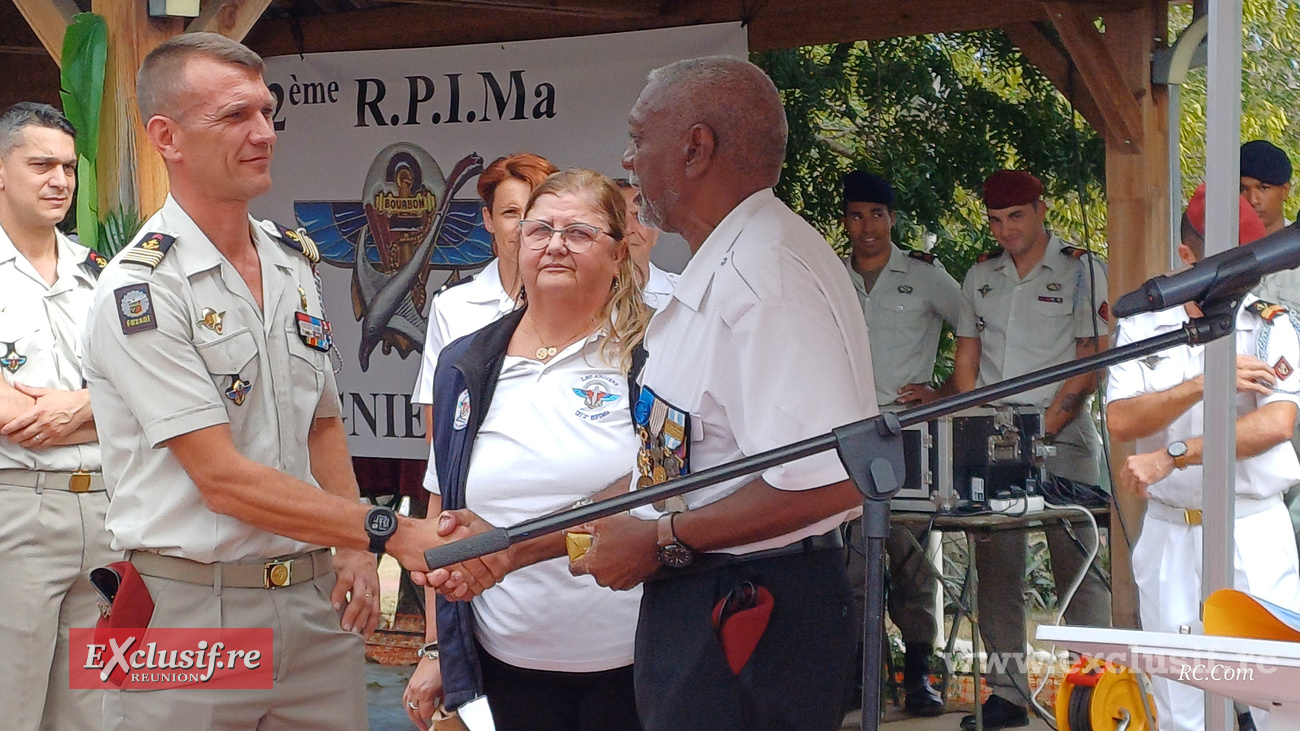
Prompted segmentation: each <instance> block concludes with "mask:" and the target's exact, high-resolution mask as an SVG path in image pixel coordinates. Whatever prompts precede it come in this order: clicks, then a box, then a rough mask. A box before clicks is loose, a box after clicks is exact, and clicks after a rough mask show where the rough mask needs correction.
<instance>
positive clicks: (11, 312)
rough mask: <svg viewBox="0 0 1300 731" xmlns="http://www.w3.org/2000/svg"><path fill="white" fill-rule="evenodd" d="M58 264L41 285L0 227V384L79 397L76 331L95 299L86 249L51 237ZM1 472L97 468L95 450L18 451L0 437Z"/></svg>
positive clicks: (83, 383)
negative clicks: (48, 281) (49, 281)
mask: <svg viewBox="0 0 1300 731" xmlns="http://www.w3.org/2000/svg"><path fill="white" fill-rule="evenodd" d="M55 246H56V247H57V251H58V257H59V258H58V264H57V265H56V266H55V273H56V274H57V276H58V279H56V280H55V281H54V284H46V283H45V278H44V277H42V276H41V275H40V274H39V273H38V272H37V271H36V268H35V267H33V266H32V264H31V262H29V261H28V260H27V257H25V256H23V255H22V254H20V253H18V249H16V248H14V245H13V242H12V241H11V240H10V239H9V236H8V235H7V234H5V232H4V229H2V228H0V377H3V378H4V379H5V382H6V383H9V384H10V385H13V384H14V383H22V384H26V385H28V386H36V387H38V388H55V389H59V390H61V391H79V390H81V389H82V388H85V386H86V379H85V377H84V376H83V375H82V372H81V333H82V330H84V329H85V323H86V319H87V318H88V317H89V316H90V305H91V303H92V302H94V299H95V277H94V275H92V274H91V273H90V272H89V271H88V270H87V268H86V267H87V264H86V263H85V262H86V257H87V256H88V255H89V254H90V250H89V249H87V248H86V247H84V246H81V245H80V244H76V243H73V242H72V240H71V239H69V238H68V237H67V236H64V235H63V234H62V233H60V232H58V231H57V230H56V231H55ZM0 469H6V470H19V469H20V470H50V471H64V472H68V471H73V470H92V471H94V470H98V469H99V444H98V443H97V442H87V443H85V444H73V445H67V446H56V447H47V448H44V449H35V450H33V449H25V448H23V447H20V446H18V445H17V444H14V443H13V442H11V441H9V440H8V439H6V438H4V437H0Z"/></svg>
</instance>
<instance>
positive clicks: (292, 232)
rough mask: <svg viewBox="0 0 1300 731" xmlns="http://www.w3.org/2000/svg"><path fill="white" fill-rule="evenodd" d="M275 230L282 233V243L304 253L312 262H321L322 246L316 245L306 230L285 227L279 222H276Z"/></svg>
mask: <svg viewBox="0 0 1300 731" xmlns="http://www.w3.org/2000/svg"><path fill="white" fill-rule="evenodd" d="M275 230H276V231H278V232H279V233H280V243H282V244H284V245H285V248H288V249H292V250H293V251H296V252H298V253H299V254H302V255H303V256H305V257H307V261H309V262H311V263H312V264H319V263H320V247H318V246H316V242H315V241H312V240H311V237H310V236H308V235H307V232H306V231H305V230H303V229H301V228H298V229H293V228H285V227H284V226H281V225H280V224H278V223H277V224H275Z"/></svg>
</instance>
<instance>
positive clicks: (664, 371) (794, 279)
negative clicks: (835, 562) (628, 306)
mask: <svg viewBox="0 0 1300 731" xmlns="http://www.w3.org/2000/svg"><path fill="white" fill-rule="evenodd" d="M645 347H646V350H647V351H648V352H649V359H648V361H647V362H646V366H645V370H644V371H643V373H642V375H641V384H642V385H643V386H645V387H648V388H650V389H651V390H652V391H653V392H654V393H655V394H656V395H657V396H658V397H659V398H661V399H663V400H665V401H667V402H668V403H669V404H671V405H672V406H673V407H676V408H677V409H679V410H681V411H684V412H686V413H688V414H689V415H690V425H689V432H690V433H689V435H687V438H688V439H689V440H690V452H689V460H690V461H689V467H690V471H691V472H699V471H701V470H704V469H707V468H709V467H714V466H716V465H720V464H724V463H726V462H732V461H734V460H737V459H740V458H742V457H747V456H750V455H753V454H757V453H759V452H763V451H766V450H769V449H773V448H776V447H780V446H784V445H786V444H789V443H791V442H795V441H799V440H801V439H805V438H807V437H813V436H817V435H820V434H824V433H826V432H829V431H830V430H831V429H832V428H834V427H837V426H840V425H843V424H848V423H850V422H854V421H858V420H861V419H865V418H867V417H870V416H875V415H876V414H877V413H878V409H877V406H876V397H875V389H874V387H873V385H872V384H873V383H874V380H873V378H872V374H871V350H870V348H869V347H868V345H867V327H866V324H865V323H864V322H863V318H862V310H861V309H860V308H859V306H858V298H857V294H856V293H855V292H854V290H853V285H852V284H851V283H850V282H849V277H848V274H847V273H846V272H845V271H844V265H843V264H842V263H841V262H840V260H839V258H837V257H836V256H835V253H834V252H833V251H832V250H831V247H829V246H827V245H826V240H825V239H823V238H822V236H821V234H819V233H817V231H816V230H815V229H813V227H812V226H810V225H808V223H806V222H805V221H804V220H803V219H802V218H800V217H799V216H798V215H797V214H796V213H794V212H793V211H791V210H790V209H789V208H787V207H786V206H785V204H783V203H781V202H780V201H779V200H777V199H776V196H775V195H773V193H772V191H771V189H766V190H761V191H759V192H757V193H754V194H753V195H751V196H750V197H749V198H746V199H745V200H744V201H743V202H741V204H740V205H738V206H736V207H735V208H734V209H732V211H731V212H730V213H729V214H727V216H726V218H724V219H723V220H722V222H721V223H719V224H718V226H717V228H715V229H714V230H713V232H712V233H711V234H710V235H709V237H708V238H707V239H706V240H705V242H704V243H703V245H701V247H700V249H699V251H697V252H696V253H695V255H694V256H693V257H692V258H691V261H690V263H689V264H687V266H686V270H685V271H684V272H682V275H681V279H680V280H679V281H678V282H677V288H676V289H675V290H674V291H673V297H672V300H671V301H669V302H668V304H667V305H665V306H664V308H663V309H662V310H660V311H659V312H657V313H656V314H655V316H654V318H653V319H652V320H651V321H650V327H649V329H648V330H647V332H646V338H645ZM632 471H633V474H637V473H638V470H637V468H636V466H635V465H634V466H633V470H632ZM762 477H763V478H764V479H765V480H766V481H767V482H768V484H770V485H772V486H773V487H775V488H777V489H780V490H808V489H812V488H817V487H823V486H825V485H829V484H832V483H835V482H839V481H841V480H844V479H846V477H847V475H846V473H845V472H844V468H843V466H842V465H841V464H840V461H839V457H838V456H836V454H835V452H834V451H830V452H825V453H823V454H820V455H816V456H813V457H808V458H805V459H802V460H799V461H797V462H792V463H789V464H785V465H781V466H779V467H774V468H772V469H769V470H767V471H765V472H763V473H762ZM752 479H753V478H752V477H745V478H741V479H738V480H732V481H729V482H725V483H722V484H720V485H716V486H713V487H709V488H704V489H702V490H697V491H695V492H693V493H689V494H688V495H687V496H686V505H687V507H688V508H691V509H694V508H698V507H701V506H703V505H707V504H709V503H712V502H716V501H718V500H721V499H722V498H724V497H726V496H727V495H730V494H731V493H733V492H735V491H736V490H738V489H739V488H740V487H741V486H742V485H744V484H745V483H747V482H749V481H750V480H752ZM860 513H861V509H860V508H857V509H854V510H849V511H845V512H843V513H839V514H837V515H833V516H830V517H828V518H825V519H823V520H821V521H818V522H817V523H814V524H812V525H809V526H805V527H803V528H800V529H799V530H796V531H793V532H791V533H788V534H786V535H783V536H778V537H776V538H772V539H770V540H766V541H760V542H758V543H752V544H748V545H744V546H736V547H733V548H731V549H728V550H729V551H730V552H732V553H749V552H753V551H760V550H766V549H769V548H780V547H782V546H786V545H789V544H791V543H794V542H795V541H798V540H801V539H803V538H806V537H809V536H814V535H820V534H822V533H826V532H828V531H831V530H833V529H835V528H836V527H838V526H839V525H840V524H841V523H843V522H844V521H845V520H848V519H850V518H853V517H855V516H856V515H858V514H860ZM634 514H635V515H637V516H638V517H640V518H642V519H645V520H651V519H656V518H657V517H658V516H659V513H658V512H657V511H655V510H654V509H653V508H652V507H650V506H646V507H643V508H639V509H637V510H636V511H635V513H634Z"/></svg>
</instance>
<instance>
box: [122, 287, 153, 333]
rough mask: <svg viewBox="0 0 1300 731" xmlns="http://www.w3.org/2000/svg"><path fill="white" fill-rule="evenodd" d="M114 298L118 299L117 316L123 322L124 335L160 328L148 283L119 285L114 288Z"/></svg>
mask: <svg viewBox="0 0 1300 731" xmlns="http://www.w3.org/2000/svg"><path fill="white" fill-rule="evenodd" d="M113 298H114V299H115V300H117V317H118V319H119V320H120V321H121V322H122V334H123V335H132V334H135V333H138V332H144V331H145V330H156V329H158V320H157V319H156V318H155V317H154V312H153V300H152V299H151V298H150V297H149V285H148V284H129V285H127V286H125V287H118V288H117V289H115V290H113Z"/></svg>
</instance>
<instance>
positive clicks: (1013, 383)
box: [424, 287, 1241, 731]
mask: <svg viewBox="0 0 1300 731" xmlns="http://www.w3.org/2000/svg"><path fill="white" fill-rule="evenodd" d="M1232 289H1233V291H1232V292H1231V293H1230V295H1231V296H1230V297H1227V298H1225V299H1222V300H1219V301H1209V302H1206V303H1205V304H1204V305H1203V306H1202V312H1203V315H1202V316H1201V317H1199V318H1195V319H1193V320H1191V321H1190V322H1188V323H1187V324H1186V325H1184V326H1183V328H1182V329H1181V330H1175V331H1172V332H1168V333H1165V334H1163V335H1157V336H1156V337H1152V338H1148V339H1146V340H1142V341H1139V342H1136V343H1131V344H1129V345H1126V346H1123V347H1120V348H1114V349H1111V350H1107V351H1104V352H1101V353H1097V354H1096V355H1092V356H1089V357H1087V358H1081V359H1079V360H1076V361H1072V362H1070V363H1064V364H1061V365H1059V366H1053V367H1051V368H1044V369H1042V370H1039V371H1035V372H1033V373H1028V374H1025V375H1023V376H1019V377H1017V378H1012V379H1008V380H1006V381H1003V382H1001V383H996V384H993V385H990V386H985V387H983V388H978V389H975V390H974V391H969V392H967V393H963V394H958V395H956V396H950V397H948V398H944V399H940V400H937V401H933V402H931V403H929V404H926V405H924V406H918V407H916V408H912V409H908V410H906V411H902V412H899V413H897V414H892V413H890V414H880V415H879V416H874V417H871V418H869V419H863V420H862V421H858V422H854V423H852V424H847V425H845V426H841V427H839V428H837V429H834V430H832V431H831V432H830V433H829V434H823V435H821V436H816V437H811V438H809V439H804V440H802V441H799V442H795V443H793V444H790V445H787V446H784V447H778V448H777V449H772V450H769V451H767V452H762V453H760V454H756V455H753V456H752V457H746V458H744V459H739V460H736V461H735V462H729V463H727V464H724V465H718V466H717V467H711V468H709V469H706V470H701V471H699V472H695V473H693V474H690V475H687V476H685V477H680V478H677V479H674V480H670V481H668V482H663V483H660V484H658V485H654V486H652V487H648V488H644V489H641V490H636V491H632V492H628V493H624V494H622V495H618V496H616V497H612V498H609V499H607V500H602V501H600V502H597V503H592V504H590V505H584V506H581V507H576V508H572V509H570V510H564V511H561V512H558V513H554V514H551V515H547V516H543V517H541V518H534V519H532V520H526V521H523V522H522V523H517V524H515V525H512V526H507V527H501V528H494V529H492V530H490V531H487V532H485V533H480V534H478V535H476V536H471V537H469V538H466V539H463V540H459V541H455V542H453V543H448V544H446V545H443V546H438V547H436V548H431V549H429V550H428V551H425V553H424V559H425V561H426V562H427V563H428V565H429V568H430V570H432V569H437V568H442V567H445V566H450V565H452V564H455V563H459V562H461V561H466V560H468V559H472V558H478V557H480V556H484V555H487V554H489V553H495V552H497V551H502V550H505V549H507V548H509V547H510V546H512V545H514V544H516V543H520V542H522V541H526V540H529V539H532V538H537V537H539V536H544V535H548V534H551V533H555V532H556V531H560V530H564V529H565V528H572V527H573V526H576V525H582V524H583V523H589V522H591V521H593V520H598V519H600V518H605V517H609V516H611V515H616V514H618V513H622V512H624V511H627V510H631V509H633V508H638V507H641V506H642V505H649V504H650V503H653V502H658V501H661V500H666V499H668V498H670V497H675V496H677V495H682V494H685V493H688V492H692V491H694V490H698V489H700V488H703V487H708V486H710V485H715V484H717V483H720V482H725V481H727V480H731V479H735V478H737V477H744V476H747V475H752V474H754V473H757V472H761V471H763V470H766V469H769V468H771V467H775V466H777V465H780V464H784V463H786V462H793V461H794V460H797V459H802V458H804V457H811V456H812V455H815V454H820V453H822V452H825V451H828V450H831V449H835V450H836V451H837V452H838V453H839V456H840V461H841V462H843V463H844V468H845V470H846V471H847V472H848V474H849V477H850V478H851V479H852V480H853V483H854V484H855V485H856V486H857V487H858V490H860V491H861V492H862V497H863V502H862V533H863V536H864V538H865V543H866V585H865V592H864V594H865V595H864V603H863V604H864V612H863V614H864V617H863V628H862V637H863V649H862V728H863V729H864V731H874V730H875V729H877V728H878V727H879V723H880V687H881V682H882V666H883V647H884V635H885V562H884V551H885V539H886V538H887V537H888V535H889V502H890V499H891V498H892V497H893V495H894V493H895V492H897V491H898V488H899V486H900V480H901V477H902V476H903V475H904V474H905V470H906V463H905V461H904V458H903V441H902V438H901V437H902V430H903V428H904V427H907V426H912V425H914V424H920V423H923V422H927V421H931V420H933V419H937V418H939V417H942V416H948V415H950V414H954V413H957V412H959V411H964V410H966V409H968V408H971V407H974V406H981V405H984V404H987V403H990V402H993V401H997V400H999V399H1003V398H1006V397H1008V396H1013V395H1015V394H1018V393H1022V392H1024V391H1030V390H1033V389H1035V388H1038V387H1040V386H1045V385H1048V384H1051V383H1056V382H1058V381H1064V380H1067V379H1069V378H1073V377H1074V376H1078V375H1083V374H1085V373H1091V372H1092V371H1096V370H1101V369H1103V368H1106V367H1108V366H1111V365H1114V364H1116V363H1122V362H1124V361H1128V360H1133V359H1136V358H1141V357H1143V356H1146V355H1150V354H1152V353H1158V352H1160V351H1162V350H1167V349H1169V348H1172V347H1174V346H1177V345H1196V344H1203V343H1207V342H1210V341H1211V340H1215V339H1217V338H1221V337H1223V336H1225V335H1228V334H1229V333H1231V332H1232V331H1233V329H1234V325H1235V319H1236V312H1237V306H1238V305H1239V304H1240V302H1241V294H1240V292H1239V291H1237V288H1235V287H1234V288H1232Z"/></svg>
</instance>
